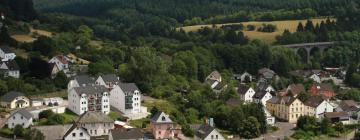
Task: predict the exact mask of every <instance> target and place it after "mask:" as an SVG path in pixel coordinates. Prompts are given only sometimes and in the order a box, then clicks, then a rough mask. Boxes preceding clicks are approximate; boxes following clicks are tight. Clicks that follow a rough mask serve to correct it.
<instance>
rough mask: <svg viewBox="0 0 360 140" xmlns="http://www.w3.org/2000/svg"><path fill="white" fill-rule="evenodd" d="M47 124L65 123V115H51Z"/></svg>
mask: <svg viewBox="0 0 360 140" xmlns="http://www.w3.org/2000/svg"><path fill="white" fill-rule="evenodd" d="M48 123H49V124H52V125H53V124H64V123H65V117H64V116H62V115H60V114H55V115H52V116H51V117H50V118H49V122H48Z"/></svg>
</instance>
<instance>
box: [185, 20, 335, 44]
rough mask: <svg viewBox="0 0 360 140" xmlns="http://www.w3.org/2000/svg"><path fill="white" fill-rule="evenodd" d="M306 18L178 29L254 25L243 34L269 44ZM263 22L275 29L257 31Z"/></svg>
mask: <svg viewBox="0 0 360 140" xmlns="http://www.w3.org/2000/svg"><path fill="white" fill-rule="evenodd" d="M311 20H312V22H313V23H314V26H315V25H316V24H317V23H318V24H320V22H321V21H326V18H314V19H311ZM331 20H335V19H331ZM306 21H307V20H283V21H249V22H239V23H225V24H215V26H214V25H212V24H206V25H193V26H184V27H179V28H178V29H180V28H181V29H183V30H184V31H185V32H191V31H197V30H199V29H201V28H204V27H209V28H213V27H215V28H219V27H221V26H223V25H236V24H243V25H244V27H246V26H247V25H254V26H255V27H256V29H255V30H254V31H247V30H243V32H244V34H245V35H246V36H248V37H249V39H251V40H253V39H259V40H262V41H264V42H266V43H268V44H271V43H273V42H275V37H276V36H278V35H281V34H282V33H283V32H284V30H286V29H288V30H289V31H290V32H295V31H296V28H297V26H298V24H299V22H302V24H303V25H304V26H305V23H306ZM263 24H273V25H276V27H277V30H276V31H275V32H272V33H266V32H259V31H257V28H259V27H261V26H262V25H263Z"/></svg>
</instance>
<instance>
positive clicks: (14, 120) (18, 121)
mask: <svg viewBox="0 0 360 140" xmlns="http://www.w3.org/2000/svg"><path fill="white" fill-rule="evenodd" d="M6 124H7V125H8V127H9V128H14V127H15V126H16V125H21V126H22V127H23V128H28V127H29V126H30V125H32V124H33V118H32V117H31V118H26V117H25V116H23V115H22V114H20V113H19V112H16V113H14V114H13V115H11V116H10V117H9V118H8V120H7V122H6Z"/></svg>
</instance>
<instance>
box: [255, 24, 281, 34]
mask: <svg viewBox="0 0 360 140" xmlns="http://www.w3.org/2000/svg"><path fill="white" fill-rule="evenodd" d="M276 30H277V27H276V25H272V24H263V25H262V27H260V28H259V29H258V31H259V32H268V33H271V32H275V31H276Z"/></svg>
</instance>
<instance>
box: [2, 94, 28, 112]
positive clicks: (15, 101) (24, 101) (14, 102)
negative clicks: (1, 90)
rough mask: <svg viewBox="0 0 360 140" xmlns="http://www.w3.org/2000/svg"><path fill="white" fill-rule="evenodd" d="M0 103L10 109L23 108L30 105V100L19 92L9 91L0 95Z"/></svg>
mask: <svg viewBox="0 0 360 140" xmlns="http://www.w3.org/2000/svg"><path fill="white" fill-rule="evenodd" d="M0 104H1V106H2V107H6V108H10V109H14V108H25V107H28V106H30V100H29V98H27V97H25V95H24V94H23V93H21V92H15V91H11V92H8V93H6V94H5V95H4V96H2V97H1V101H0Z"/></svg>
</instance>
